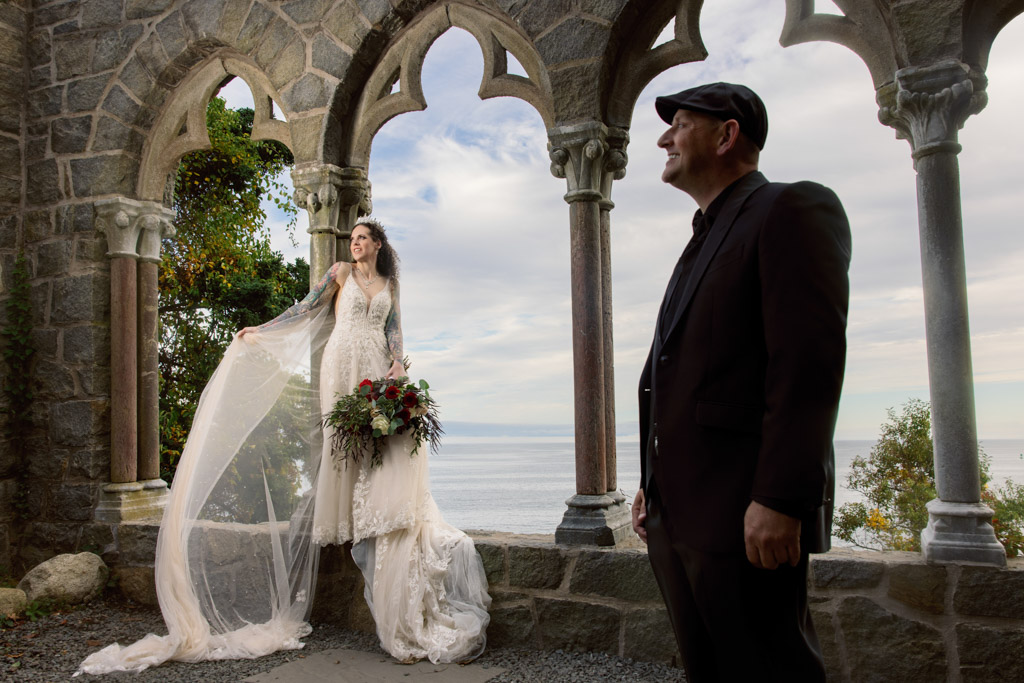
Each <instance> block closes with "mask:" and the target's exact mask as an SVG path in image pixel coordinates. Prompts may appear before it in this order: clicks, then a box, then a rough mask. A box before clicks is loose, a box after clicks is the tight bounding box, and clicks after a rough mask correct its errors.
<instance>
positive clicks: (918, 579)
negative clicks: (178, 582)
mask: <svg viewBox="0 0 1024 683" xmlns="http://www.w3.org/2000/svg"><path fill="white" fill-rule="evenodd" d="M472 536H473V540H474V541H475V543H476V547H477V551H478V552H479V553H480V556H481V558H482V559H483V563H484V569H485V570H486V572H487V580H488V583H489V584H490V593H491V597H492V599H493V603H492V605H491V625H490V627H489V628H488V632H487V633H488V641H489V643H490V644H491V645H493V646H494V647H525V648H533V649H537V650H557V649H560V650H570V651H588V652H607V653H610V654H617V655H621V656H624V657H630V658H633V659H640V660H644V661H653V662H663V663H673V664H676V665H678V663H679V659H678V658H679V655H678V652H677V650H676V646H675V640H674V638H673V636H672V631H671V626H670V625H669V622H668V617H667V615H666V612H665V608H664V605H663V604H662V602H661V595H660V593H659V592H658V587H657V584H656V583H655V581H654V576H653V574H652V573H651V569H650V565H649V564H648V561H647V553H646V551H645V550H644V549H642V548H616V549H594V548H580V547H568V546H560V545H555V544H554V542H553V538H552V537H551V536H525V535H513V534H503V533H496V532H483V531H479V532H472ZM117 538H118V543H117V545H116V548H115V546H110V548H108V554H107V555H106V556H105V557H106V559H108V561H116V562H118V564H117V565H116V566H115V567H114V576H115V578H116V579H117V581H118V582H119V584H120V586H121V588H122V590H123V592H124V593H125V594H126V595H128V596H129V597H131V598H133V599H135V600H138V601H140V602H143V603H146V604H156V594H155V591H154V589H153V576H152V557H153V552H154V550H155V548H156V527H155V526H153V525H149V524H123V525H121V527H120V528H119V529H118V530H117ZM235 545H238V547H242V546H241V545H239V544H235ZM810 599H811V610H812V613H813V615H814V623H815V626H816V628H817V630H818V637H819V639H820V640H821V646H822V651H823V652H824V654H825V663H826V666H827V669H828V677H829V680H831V681H900V682H902V681H943V680H945V681H976V682H982V681H993V682H994V681H1020V680H1024V658H1022V657H1021V656H1020V653H1021V652H1024V558H1015V559H1011V560H1010V561H1009V563H1008V567H1007V568H1006V569H998V568H995V567H982V566H972V565H928V564H925V563H924V562H923V561H922V559H921V556H920V555H918V554H917V553H873V552H856V551H850V550H833V551H832V552H830V553H827V554H825V555H815V556H814V557H813V558H812V562H811V576H810ZM311 621H312V622H313V623H314V625H315V624H317V623H331V624H338V625H341V626H345V627H348V628H354V629H357V630H361V631H366V632H372V631H373V628H374V627H373V618H372V616H371V615H370V613H369V610H368V608H367V607H366V602H365V601H364V600H363V581H362V576H361V575H360V573H359V570H358V568H356V566H355V564H354V563H353V562H352V559H351V557H350V556H349V553H348V547H347V546H346V547H344V548H341V547H338V546H330V547H328V548H325V549H324V551H323V552H322V553H321V558H320V572H319V576H318V582H317V592H316V597H315V599H314V604H313V614H312V617H311Z"/></svg>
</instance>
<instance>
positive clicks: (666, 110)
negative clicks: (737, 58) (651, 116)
mask: <svg viewBox="0 0 1024 683" xmlns="http://www.w3.org/2000/svg"><path fill="white" fill-rule="evenodd" d="M654 107H655V109H657V110H658V116H660V117H661V118H662V120H663V121H664V122H665V123H672V117H674V116H675V115H676V111H678V110H679V109H687V110H689V111H697V112H701V113H703V114H709V115H711V116H714V117H715V118H717V119H721V120H723V121H728V120H729V119H736V122H737V123H738V124H740V130H741V131H742V132H743V133H744V135H746V136H747V137H748V138H750V139H751V140H753V142H754V144H755V145H757V148H758V149H764V141H765V138H767V137H768V113H767V112H766V111H765V109H764V102H762V101H761V98H760V97H758V96H757V93H755V92H754V91H753V90H751V89H750V88H748V87H747V86H745V85H735V84H733V83H708V84H707V85H698V86H697V87H695V88H690V89H689V90H684V91H682V92H677V93H676V94H675V95H666V96H664V97H659V98H658V99H656V100H654Z"/></svg>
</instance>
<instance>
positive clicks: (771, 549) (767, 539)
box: [633, 501, 800, 569]
mask: <svg viewBox="0 0 1024 683" xmlns="http://www.w3.org/2000/svg"><path fill="white" fill-rule="evenodd" d="M633 519H634V520H636V514H635V513H634V515H633ZM633 528H634V529H635V528H636V521H634V522H633ZM743 540H744V542H745V543H746V546H747V559H748V560H750V564H752V565H754V566H755V567H757V568H758V569H775V568H776V567H778V566H779V565H782V564H786V563H788V564H789V565H790V566H792V567H795V566H796V565H797V563H798V562H799V561H800V520H799V519H797V518H796V517H790V516H789V515H784V514H782V513H781V512H776V511H775V510H772V509H771V508H769V507H765V506H764V505H761V504H760V503H758V502H757V501H751V503H750V505H749V506H748V507H747V514H746V515H745V516H744V517H743Z"/></svg>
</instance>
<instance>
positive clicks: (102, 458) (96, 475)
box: [68, 447, 110, 481]
mask: <svg viewBox="0 0 1024 683" xmlns="http://www.w3.org/2000/svg"><path fill="white" fill-rule="evenodd" d="M68 476H70V477H77V478H81V479H91V480H92V481H106V480H109V479H110V449H109V448H107V447H102V448H93V449H86V450H80V451H74V452H72V453H71V455H70V457H69V458H68Z"/></svg>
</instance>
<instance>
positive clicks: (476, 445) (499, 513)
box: [430, 436, 1024, 534]
mask: <svg viewBox="0 0 1024 683" xmlns="http://www.w3.org/2000/svg"><path fill="white" fill-rule="evenodd" d="M873 444H874V441H873V440H866V441H836V442H835V449H836V475H837V476H836V483H837V486H836V504H837V506H839V505H842V504H843V503H848V502H855V501H857V500H860V499H861V497H860V494H858V493H856V492H854V491H850V490H848V489H846V488H845V487H844V485H845V483H846V479H847V475H848V473H849V471H850V463H851V462H852V461H853V458H854V457H855V456H858V455H859V456H862V457H865V458H866V457H867V456H868V454H869V452H870V451H871V446H872V445H873ZM981 444H982V448H983V449H984V451H985V453H987V454H988V456H989V457H990V458H991V468H990V469H991V473H992V482H991V483H992V485H1001V484H1002V483H1003V482H1005V481H1006V480H1007V479H1012V480H1013V481H1014V482H1016V483H1018V484H1021V483H1024V439H991V440H982V442H981ZM573 449H574V446H573V440H572V437H553V436H544V437H482V436H462V437H460V436H447V437H445V438H444V441H443V443H442V446H441V450H440V452H438V453H437V454H432V455H431V457H430V481H431V487H432V489H433V493H434V499H435V500H436V501H437V504H438V507H440V508H441V512H442V514H443V515H444V517H445V519H446V520H447V521H448V522H449V523H450V524H453V525H454V526H456V527H459V528H460V529H487V530H493V531H510V532H516V533H530V534H553V533H554V532H555V528H556V527H557V526H558V524H559V522H561V521H562V515H563V514H564V513H565V501H566V499H568V498H569V497H570V496H572V495H573V494H574V493H575V492H576V470H575V467H576V464H575V455H574V450H573ZM616 451H617V459H618V473H617V476H618V480H617V484H618V487H619V488H620V489H621V490H622V492H623V493H624V494H625V495H626V498H627V500H629V501H632V500H633V496H634V495H636V490H637V485H638V483H639V481H640V445H639V441H638V440H637V438H636V437H632V438H623V439H619V440H618V443H617V445H616Z"/></svg>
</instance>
